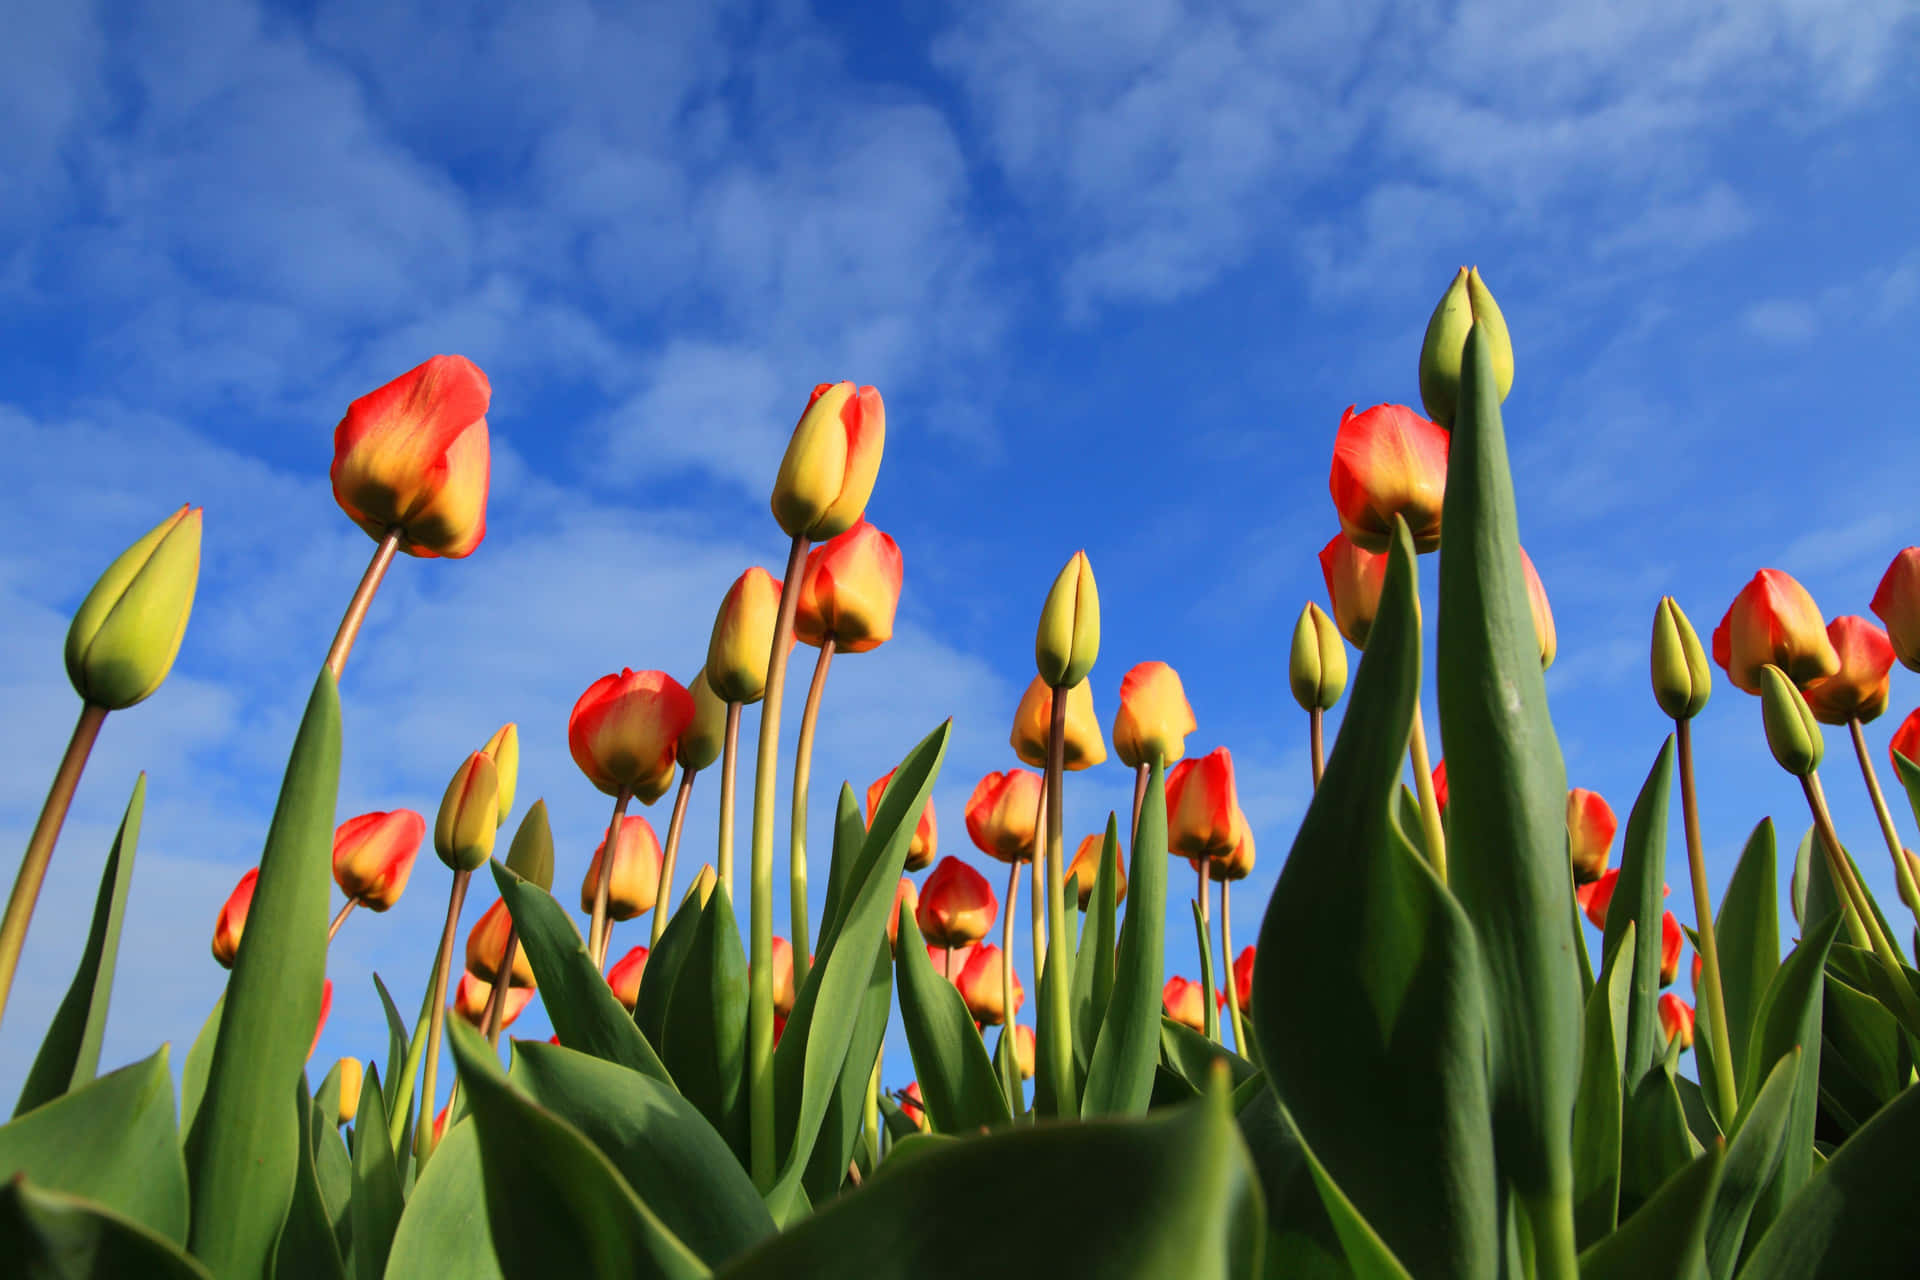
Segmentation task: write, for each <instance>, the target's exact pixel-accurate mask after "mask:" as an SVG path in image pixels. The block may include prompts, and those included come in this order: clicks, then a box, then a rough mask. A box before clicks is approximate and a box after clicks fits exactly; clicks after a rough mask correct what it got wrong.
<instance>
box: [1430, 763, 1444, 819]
mask: <svg viewBox="0 0 1920 1280" xmlns="http://www.w3.org/2000/svg"><path fill="white" fill-rule="evenodd" d="M1433 799H1434V803H1435V804H1436V805H1438V806H1439V808H1440V812H1441V813H1445V812H1446V811H1447V762H1446V760H1444V759H1442V760H1441V761H1440V763H1439V764H1436V765H1435V766H1433Z"/></svg>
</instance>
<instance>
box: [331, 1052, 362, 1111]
mask: <svg viewBox="0 0 1920 1280" xmlns="http://www.w3.org/2000/svg"><path fill="white" fill-rule="evenodd" d="M362 1071H363V1068H362V1067H361V1066H360V1059H358V1058H342V1059H340V1110H339V1117H340V1118H339V1119H337V1120H335V1121H334V1123H335V1124H336V1125H342V1124H352V1123H353V1118H354V1117H355V1116H356V1115H359V1114H360V1080H361V1075H362Z"/></svg>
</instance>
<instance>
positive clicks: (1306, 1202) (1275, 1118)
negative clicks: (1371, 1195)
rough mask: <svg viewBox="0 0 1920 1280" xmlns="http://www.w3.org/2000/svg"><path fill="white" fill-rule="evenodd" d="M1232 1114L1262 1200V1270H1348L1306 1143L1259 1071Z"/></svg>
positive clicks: (1329, 1277)
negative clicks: (1264, 1220)
mask: <svg viewBox="0 0 1920 1280" xmlns="http://www.w3.org/2000/svg"><path fill="white" fill-rule="evenodd" d="M1235 1120H1236V1121H1237V1122H1238V1123H1239V1126H1240V1136H1241V1138H1242V1139H1243V1140H1244V1141H1245V1142H1246V1144H1247V1151H1248V1153H1249V1154H1250V1155H1251V1156H1252V1157H1253V1164H1254V1169H1255V1170H1256V1172H1257V1174H1258V1176H1259V1179H1260V1190H1261V1193H1262V1196H1263V1198H1264V1199H1265V1200H1266V1206H1267V1247H1266V1262H1267V1272H1266V1274H1267V1275H1269V1276H1274V1277H1313V1278H1315V1280H1318V1278H1320V1277H1325V1278H1326V1280H1334V1278H1335V1277H1346V1276H1349V1275H1351V1274H1352V1269H1351V1268H1350V1267H1349V1266H1348V1265H1347V1261H1346V1253H1345V1248H1344V1246H1343V1245H1342V1244H1341V1243H1340V1234H1339V1232H1337V1231H1336V1230H1335V1228H1334V1225H1333V1222H1332V1220H1331V1219H1330V1218H1329V1217H1328V1216H1327V1209H1326V1206H1325V1205H1324V1204H1323V1203H1322V1202H1321V1198H1320V1189H1319V1187H1318V1185H1317V1184H1316V1183H1315V1181H1314V1176H1313V1171H1312V1170H1311V1169H1310V1168H1309V1167H1308V1161H1307V1151H1306V1147H1305V1144H1303V1143H1302V1142H1301V1141H1300V1135H1299V1133H1298V1132H1297V1131H1296V1130H1295V1129H1294V1127H1293V1121H1292V1119H1291V1117H1289V1116H1287V1115H1286V1113H1285V1111H1284V1110H1283V1109H1282V1108H1281V1106H1280V1103H1279V1100H1278V1099H1277V1098H1275V1097H1274V1095H1273V1090H1272V1089H1271V1088H1269V1087H1267V1084H1266V1078H1265V1077H1264V1076H1263V1077H1261V1080H1260V1088H1259V1090H1258V1091H1257V1092H1256V1093H1255V1094H1254V1095H1253V1096H1252V1098H1251V1099H1249V1100H1248V1101H1247V1102H1246V1104H1245V1105H1244V1106H1241V1107H1239V1108H1238V1109H1237V1111H1236V1112H1235ZM1349 1207H1351V1206H1349ZM1356 1216H1357V1215H1356ZM1382 1247H1383V1248H1384V1246H1382Z"/></svg>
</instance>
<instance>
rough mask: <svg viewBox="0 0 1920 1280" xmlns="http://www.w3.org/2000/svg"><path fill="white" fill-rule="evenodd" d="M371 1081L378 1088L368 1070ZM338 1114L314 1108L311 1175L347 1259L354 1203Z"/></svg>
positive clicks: (350, 1160) (350, 1164) (350, 1166)
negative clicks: (317, 1185)
mask: <svg viewBox="0 0 1920 1280" xmlns="http://www.w3.org/2000/svg"><path fill="white" fill-rule="evenodd" d="M367 1070H368V1072H369V1073H371V1077H370V1078H371V1079H373V1081H374V1082H375V1083H376V1084H377V1083H378V1080H379V1076H378V1073H377V1072H375V1071H374V1068H373V1067H371V1066H369V1067H368V1068H367ZM339 1118H340V1112H339V1110H338V1109H337V1108H336V1109H335V1110H331V1111H322V1110H321V1109H320V1104H319V1103H317V1102H316V1103H315V1104H314V1115H313V1122H312V1124H311V1126H310V1128H311V1129H312V1131H313V1134H312V1136H313V1171H314V1175H315V1176H316V1177H317V1178H318V1180H319V1183H320V1203H321V1204H323V1205H325V1206H326V1209H327V1219H328V1221H329V1222H331V1223H332V1224H333V1236H334V1240H335V1242H336V1243H337V1244H338V1245H339V1248H340V1256H341V1257H342V1258H343V1259H345V1258H348V1257H350V1254H349V1250H350V1249H351V1248H352V1247H353V1222H352V1217H351V1212H350V1202H351V1201H352V1199H353V1156H352V1154H351V1153H350V1152H349V1151H348V1150H347V1145H346V1143H345V1142H343V1141H342V1140H341V1137H340V1127H339V1125H338V1124H337V1123H336V1122H337V1121H338V1120H339Z"/></svg>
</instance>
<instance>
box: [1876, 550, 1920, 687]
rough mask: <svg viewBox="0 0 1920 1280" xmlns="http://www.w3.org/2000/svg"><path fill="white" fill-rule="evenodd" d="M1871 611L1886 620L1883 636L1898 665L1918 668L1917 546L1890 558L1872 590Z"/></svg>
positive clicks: (1919, 600) (1919, 579)
mask: <svg viewBox="0 0 1920 1280" xmlns="http://www.w3.org/2000/svg"><path fill="white" fill-rule="evenodd" d="M1873 612H1874V614H1875V616H1877V617H1878V618H1879V619H1880V621H1882V622H1884V623H1886V624H1887V638H1888V639H1889V640H1890V641H1891V642H1892V644H1893V651H1894V653H1896V654H1898V655H1899V657H1900V665H1901V666H1903V667H1905V668H1907V670H1909V671H1920V547H1908V548H1907V549H1906V550H1905V551H1902V552H1901V553H1900V554H1899V555H1897V556H1895V557H1894V558H1893V563H1892V564H1890V565H1888V566H1887V572H1886V575H1885V576H1884V577H1882V578H1881V579H1880V586H1879V588H1878V589H1877V590H1875V591H1874V593H1873Z"/></svg>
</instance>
